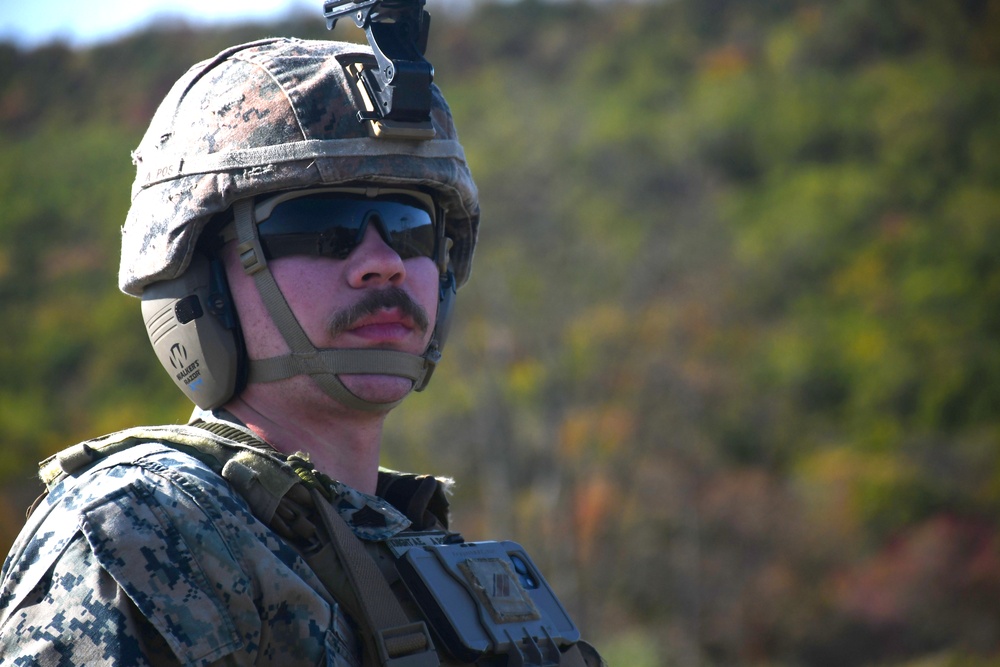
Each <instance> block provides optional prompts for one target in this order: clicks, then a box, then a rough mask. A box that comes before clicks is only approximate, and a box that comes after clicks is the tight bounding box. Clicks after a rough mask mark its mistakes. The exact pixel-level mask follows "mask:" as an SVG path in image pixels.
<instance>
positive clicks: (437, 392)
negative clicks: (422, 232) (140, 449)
mask: <svg viewBox="0 0 1000 667" xmlns="http://www.w3.org/2000/svg"><path fill="white" fill-rule="evenodd" d="M349 28H350V27H349V26H348V27H347V28H345V29H341V28H338V30H339V31H341V35H342V36H344V37H349V38H351V39H359V38H360V36H359V34H354V33H353V32H352V31H351V29H349ZM998 28H1000V2H996V1H995V0H984V1H980V2H960V3H953V2H944V1H943V0H916V1H914V0H888V1H886V2H875V1H874V0H839V1H838V2H833V1H832V0H814V1H808V0H754V1H753V2H746V1H743V2H730V1H727V0H712V1H711V2H703V1H702V2H696V1H693V0H692V1H686V0H685V1H682V2H669V3H668V2H663V3H612V4H610V5H606V6H605V5H600V4H597V3H593V4H590V3H582V2H572V3H554V2H552V3H543V2H538V1H537V0H525V1H523V2H520V3H513V4H509V3H502V4H484V5H481V6H477V7H475V8H474V9H473V10H472V11H471V13H470V14H469V15H468V16H462V17H448V16H440V15H439V14H435V24H434V34H433V37H432V39H431V51H430V54H429V57H430V59H431V61H432V62H433V63H434V65H435V68H436V71H437V81H438V82H439V83H440V84H441V86H442V87H443V88H444V90H445V92H446V94H447V96H448V99H449V101H450V103H451V105H452V108H453V111H454V113H455V116H456V120H457V124H458V127H459V128H460V131H461V136H462V139H463V143H464V144H465V147H466V151H467V154H468V157H469V160H470V163H471V166H472V168H473V172H474V174H475V175H476V177H477V181H478V183H479V186H480V189H481V194H482V208H483V212H484V216H483V229H482V236H481V245H480V247H479V249H478V251H477V257H476V266H475V270H474V272H473V277H472V281H471V282H470V284H469V285H468V286H467V287H465V288H464V289H463V291H462V295H461V298H460V299H459V304H458V317H457V322H456V326H455V329H454V331H453V332H452V335H451V339H450V341H449V345H448V349H447V353H446V355H445V361H444V363H443V364H442V367H441V368H440V369H439V370H438V371H437V375H436V377H435V380H434V383H433V384H432V385H431V387H430V389H429V390H428V392H427V393H426V394H421V395H418V396H415V397H413V398H411V399H408V401H407V402H406V403H405V404H404V405H403V406H402V407H401V408H400V409H399V410H397V411H396V412H395V413H394V414H393V416H392V417H391V418H390V420H389V423H388V426H387V448H386V463H387V464H388V465H390V466H393V467H398V468H412V469H419V470H434V471H437V472H439V473H442V474H448V475H453V476H455V477H456V478H458V480H459V485H458V487H457V491H456V512H457V516H456V519H457V523H458V525H459V526H460V527H461V529H462V530H463V532H465V533H466V535H467V536H468V537H471V538H493V537H497V536H511V537H512V538H514V539H518V540H519V541H521V542H523V543H525V544H526V545H527V546H528V547H529V549H530V550H531V551H532V553H533V555H534V556H535V558H536V560H538V561H539V563H540V564H541V565H542V567H543V569H544V570H545V571H546V572H547V573H550V574H549V575H548V576H549V579H550V583H552V584H553V585H554V586H555V587H556V588H557V589H558V590H559V591H560V595H561V597H562V598H563V600H564V601H565V602H566V604H567V605H568V606H569V607H570V609H571V610H572V612H573V614H574V616H575V617H576V618H577V619H578V620H579V621H580V623H581V625H582V626H583V628H584V630H585V632H586V634H587V635H588V636H591V637H594V638H595V639H597V640H598V643H599V644H601V643H602V642H601V641H600V639H601V638H603V639H605V640H606V641H605V642H604V644H605V645H606V646H607V651H606V653H607V656H608V657H611V658H613V659H615V660H617V661H618V663H619V664H623V665H624V664H628V665H642V664H670V665H673V664H677V665H690V664H719V665H723V664H758V665H778V664H788V665H798V664H808V665H838V666H839V665H866V664H886V665H889V664H898V665H903V664H906V665H923V664H926V665H937V664H940V665H966V664H968V665H977V664H987V663H992V662H994V661H995V660H996V658H997V657H998V655H1000V632H998V631H997V628H998V627H1000V623H998V620H1000V606H998V604H997V602H996V600H998V599H1000V596H998V595H997V593H1000V590H998V589H1000V562H998V560H997V556H996V554H997V553H1000V552H998V551H997V546H998V544H1000V525H998V524H997V521H996V517H997V516H1000V446H998V445H1000V437H998V436H1000V419H998V417H997V415H998V414H1000V349H998V347H997V345H996V340H997V339H998V336H1000V315H998V310H997V308H996V304H997V303H998V301H1000V190H998V183H1000V124H998V123H997V121H996V110H997V109H998V108H1000V69H998V64H1000V38H998V35H1000V29H998ZM355 32H356V31H355ZM266 34H289V35H298V36H304V37H320V36H323V35H324V32H323V30H322V21H321V20H319V19H318V17H316V18H314V17H309V19H308V20H305V19H302V20H295V19H290V20H289V21H288V22H286V23H283V24H280V25H272V26H246V27H240V28H235V29H233V30H232V31H220V32H217V33H204V32H199V31H193V30H190V29H188V28H185V27H183V26H175V27H168V28H164V29H161V30H157V31H151V32H147V33H143V34H140V35H134V36H130V37H128V38H125V39H123V40H121V41H119V42H115V43H111V44H107V45H102V46H99V47H95V48H92V49H88V50H83V51H74V50H71V49H68V48H65V47H62V46H59V45H51V46H47V47H43V48H40V49H37V50H34V51H19V50H17V49H14V48H13V47H10V46H0V145H2V146H3V149H2V151H0V175H2V178H0V201H2V202H3V203H4V213H3V215H2V217H0V298H2V300H3V304H4V310H3V313H2V317H3V327H2V329H0V330H2V331H3V334H2V336H3V343H2V344H0V373H2V377H3V381H2V382H0V439H2V441H3V442H4V444H5V446H4V448H3V449H2V450H0V451H2V453H0V480H4V481H6V482H10V483H11V484H14V483H15V482H16V481H17V480H22V479H24V478H25V477H26V476H27V475H28V472H27V471H28V470H29V469H30V466H31V465H32V462H33V461H35V460H37V459H38V458H41V457H42V456H44V455H46V454H48V453H51V452H52V451H55V450H56V449H58V448H60V447H62V446H65V445H66V444H69V443H70V442H72V441H75V440H78V439H81V438H85V437H88V436H92V435H96V434H99V433H101V432H104V431H108V430H112V429H115V428H119V427H124V426H129V425H132V424H135V423H140V422H153V421H174V420H178V419H183V418H184V417H185V416H186V413H187V411H188V409H189V408H188V406H187V405H186V404H185V402H184V399H183V398H182V397H180V396H179V395H175V394H176V391H175V390H174V389H173V388H172V387H171V386H170V385H169V382H168V380H167V379H166V377H164V376H163V374H162V372H161V371H160V369H159V368H158V367H157V366H156V361H155V359H153V357H152V355H151V354H149V351H148V349H147V343H146V341H145V335H144V333H143V331H142V327H141V324H140V323H139V316H138V307H137V304H136V303H135V302H134V301H132V300H130V299H128V298H126V297H124V296H122V295H120V294H118V293H117V292H116V290H115V289H114V284H115V267H116V260H117V242H118V238H117V235H118V227H119V225H120V223H121V221H122V220H123V219H124V216H125V213H126V210H127V206H128V199H127V197H128V187H129V182H130V180H131V167H130V164H129V162H128V154H129V150H130V149H131V148H132V147H133V146H135V145H136V144H137V143H138V139H139V136H140V134H141V132H142V131H143V129H144V127H145V125H146V123H147V122H148V119H149V117H150V115H151V114H152V112H153V110H154V109H155V105H156V103H157V101H158V100H159V98H161V97H162V95H163V94H164V93H165V92H166V89H167V88H168V87H169V85H170V84H171V83H172V82H173V80H174V79H176V77H177V76H178V75H179V74H180V73H181V72H182V71H183V70H184V69H185V68H186V67H187V66H188V65H190V64H191V63H192V62H194V61H195V60H197V59H199V58H203V57H207V56H209V55H211V54H213V53H214V52H216V51H218V50H219V49H221V48H223V47H224V46H226V45H228V44H230V43H235V42H238V41H245V40H248V39H254V38H257V37H260V36H264V35H266ZM11 497H12V496H7V498H8V502H13V501H11V500H9V499H10V498H11ZM0 509H3V512H0V529H2V530H4V531H6V533H5V539H9V538H7V534H9V533H10V532H11V531H12V530H13V529H14V527H15V525H16V522H15V521H14V520H12V519H9V518H7V517H8V516H13V515H14V514H15V512H14V511H13V510H12V509H9V508H0Z"/></svg>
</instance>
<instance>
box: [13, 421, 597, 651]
mask: <svg viewBox="0 0 1000 667" xmlns="http://www.w3.org/2000/svg"><path fill="white" fill-rule="evenodd" d="M146 442H158V443H162V444H165V445H168V446H170V447H172V448H175V449H177V450H179V451H182V452H184V453H187V454H189V455H191V456H194V457H195V458H197V459H198V460H200V461H202V462H203V463H205V464H206V465H208V466H209V467H210V468H211V469H212V470H214V471H216V473H218V474H219V475H221V476H222V477H223V478H224V479H226V480H227V481H228V482H229V483H230V485H231V486H232V487H233V488H234V489H235V491H236V492H237V493H238V494H239V495H240V496H241V497H243V499H244V500H245V501H246V502H247V504H248V505H249V507H250V509H251V511H252V513H253V514H254V516H256V517H257V518H258V519H259V520H260V521H261V522H263V523H264V524H266V525H267V526H268V527H270V528H271V529H272V530H273V531H274V532H275V533H277V534H278V535H279V536H280V537H282V538H283V539H285V540H286V541H287V542H288V543H290V544H291V545H292V546H293V547H295V549H296V550H297V551H298V552H299V554H300V555H301V556H302V557H303V559H304V560H305V561H306V562H307V563H308V565H309V566H310V568H311V569H312V570H313V572H314V573H315V574H316V575H317V577H318V578H319V580H320V581H321V582H322V584H323V586H324V588H325V589H326V590H325V591H317V592H318V593H320V594H321V595H323V596H324V597H325V598H326V599H327V600H328V601H329V602H331V603H334V602H335V603H338V604H341V605H342V606H343V607H344V608H345V609H346V610H347V611H348V613H349V614H350V616H351V617H352V618H353V619H354V620H355V622H356V623H357V624H358V625H359V628H360V635H361V636H362V637H363V644H364V647H363V648H364V650H363V655H364V666H365V667H436V666H437V665H462V664H466V665H467V664H477V665H484V666H495V667H563V666H567V667H598V666H600V665H604V664H605V663H604V662H603V660H602V659H601V658H600V656H599V655H598V654H597V652H596V651H595V650H594V649H593V648H592V647H590V646H589V644H586V643H585V642H582V641H578V640H579V636H578V634H577V635H574V636H571V637H570V638H569V640H568V641H567V640H566V639H564V638H562V637H559V638H558V641H557V639H556V638H553V637H550V636H548V631H547V630H545V629H543V631H542V633H541V634H542V635H545V636H543V637H542V638H541V640H540V641H539V639H538V638H537V637H532V636H530V635H527V634H526V635H525V636H524V637H517V636H510V634H509V632H508V636H509V637H510V638H511V641H509V642H507V643H505V644H504V646H505V649H504V653H502V654H497V653H496V652H492V651H482V652H481V653H480V654H478V655H475V654H474V653H475V648H474V647H473V648H472V649H468V648H467V647H466V646H464V645H462V644H461V642H458V643H457V644H456V643H455V642H456V636H455V635H456V631H455V630H454V628H453V627H450V626H449V621H448V618H446V617H449V616H451V615H450V614H449V613H448V610H447V609H445V608H443V607H446V606H447V604H446V603H442V604H440V605H438V606H434V605H433V604H432V605H431V606H432V607H433V608H434V610H435V611H434V612H433V615H434V616H436V617H437V618H434V619H429V618H428V612H427V605H426V604H421V603H419V602H418V601H417V600H416V599H415V598H414V594H413V592H412V591H413V589H414V587H415V586H416V587H417V588H421V589H422V588H423V587H425V586H426V585H427V583H426V581H424V580H423V579H422V578H421V575H420V572H419V570H420V568H419V567H417V568H413V567H411V566H407V567H406V568H404V572H403V573H401V567H402V566H401V562H402V560H401V558H400V557H401V556H402V555H403V554H405V553H406V552H407V551H408V550H409V549H411V548H414V547H418V548H421V547H428V546H434V545H457V544H464V543H463V540H462V538H461V536H460V535H458V534H457V533H454V532H451V531H449V530H448V501H447V498H446V497H445V493H444V489H443V486H442V484H441V483H440V482H439V481H438V480H437V479H435V478H433V477H430V476H417V475H411V474H405V473H396V472H392V471H387V470H380V471H379V480H378V489H377V495H378V496H379V497H381V498H383V499H384V500H386V501H387V502H389V503H390V504H392V505H393V506H394V507H396V508H397V509H398V510H399V511H401V512H402V513H403V514H405V515H406V517H407V518H408V519H410V521H411V522H412V526H411V529H410V530H407V531H405V532H403V533H400V534H399V535H398V536H396V537H394V538H390V539H389V540H386V541H384V542H367V541H363V540H361V539H359V538H358V537H356V536H355V535H354V533H353V532H352V531H351V529H350V527H349V526H348V525H347V523H346V522H345V521H344V520H343V519H342V518H340V516H339V515H338V514H337V512H336V511H335V510H334V509H333V507H332V505H331V504H330V502H329V501H331V500H333V498H332V497H331V493H330V483H331V480H330V479H329V478H328V477H326V476H325V475H324V474H323V473H321V472H319V471H317V470H315V469H314V468H313V467H312V465H311V464H310V463H309V461H308V459H307V458H306V457H304V456H301V455H291V456H288V457H285V456H283V455H281V454H279V453H278V452H276V451H275V450H274V449H272V448H271V447H270V446H268V445H267V444H266V443H264V442H263V441H261V440H259V439H258V438H256V437H255V436H253V435H252V434H251V433H250V432H249V431H247V430H245V429H241V428H238V427H236V426H235V425H230V424H228V423H224V422H195V423H194V424H192V425H190V426H186V427H177V426H170V427H150V428H139V429H131V430H126V431H121V432H118V433H114V434H111V435H108V436H105V437H103V438H98V439H95V440H91V441H88V442H84V443H80V444H77V445H74V446H73V447H70V448H68V449H66V450H63V451H62V452H60V453H58V454H56V455H54V456H52V457H50V458H49V459H46V460H45V461H43V462H42V464H41V469H40V477H41V479H42V481H43V482H44V483H45V484H46V486H47V487H48V488H51V487H52V486H53V485H54V484H56V483H58V481H59V480H61V479H62V478H63V477H65V476H66V475H69V474H72V473H73V472H76V471H78V470H81V469H83V468H84V467H86V466H88V465H90V464H91V463H94V462H95V461H97V460H99V459H101V458H104V457H106V456H110V455H111V454H115V453H117V452H120V451H123V450H125V449H128V448H130V447H133V446H135V445H138V444H142V443H146ZM43 498H44V495H43ZM41 500H42V498H39V500H37V501H36V502H35V504H34V505H33V506H32V508H31V509H29V514H30V513H31V511H33V510H34V508H35V507H37V506H38V504H39V502H40V501H41ZM483 544H496V543H483ZM509 544H513V543H509ZM467 546H472V547H475V546H476V545H475V544H473V545H467ZM514 546H516V545H514ZM524 558H525V559H527V555H526V554H525V555H524ZM409 560H410V561H412V560H413V559H412V558H411V559H409ZM431 560H433V559H431ZM480 560H481V561H482V562H483V563H487V565H488V566H489V565H490V563H491V561H495V560H496V559H491V558H482V559H480ZM529 560H530V559H529ZM470 562H471V561H470ZM493 567H494V569H495V568H496V565H495V563H493ZM504 567H505V568H506V566H504ZM514 569H517V568H514ZM487 570H489V567H487ZM414 572H416V573H414ZM497 572H501V573H503V572H510V573H511V574H512V575H513V576H515V577H516V576H517V575H516V574H514V573H513V572H512V571H511V569H510V568H506V569H501V570H497ZM407 573H409V577H405V576H404V575H405V574H407ZM473 574H475V573H473ZM478 576H479V579H476V578H475V576H473V577H472V578H471V579H470V580H471V581H472V582H473V583H474V584H475V583H476V582H478V581H479V580H480V579H485V577H487V576H493V577H496V576H497V574H496V572H493V571H488V572H486V573H485V574H482V573H481V574H479V575H478ZM445 579H446V580H447V577H445ZM431 581H432V583H431V584H429V585H430V586H431V587H433V586H434V584H433V580H431ZM411 582H415V584H413V583H411ZM543 583H544V582H543ZM515 587H517V586H516V584H515ZM471 588H472V589H476V588H477V586H476V585H473V586H472V587H471ZM480 588H482V587H480ZM546 588H547V585H546ZM426 592H427V595H425V597H427V598H433V597H435V596H434V594H433V591H426ZM522 592H523V591H522ZM552 599H553V601H555V605H556V607H557V608H558V610H560V611H561V609H562V608H561V606H559V603H558V601H557V600H555V598H554V596H553V598H552ZM485 602H486V604H484V605H480V606H483V607H485V608H488V609H489V610H490V613H489V614H486V613H484V612H483V611H482V610H481V609H480V610H479V614H480V616H482V617H483V621H484V622H486V624H487V625H488V624H489V620H488V618H487V617H488V616H490V615H492V616H493V620H494V621H499V622H500V623H501V624H502V623H504V622H505V621H510V620H515V621H516V620H518V619H517V618H515V616H516V610H515V612H514V614H515V615H514V616H510V615H508V616H507V617H504V616H503V613H508V614H509V613H510V612H509V611H507V610H505V609H502V608H500V616H499V617H498V616H497V615H496V614H495V613H493V612H494V611H495V610H496V609H498V608H499V606H498V605H495V604H493V605H491V604H489V603H490V600H488V599H486V600H485ZM523 604H524V605H527V606H528V607H530V608H531V609H535V607H534V604H533V603H532V601H531V600H529V599H525V600H524V603H523ZM535 612H536V614H535V615H536V616H537V609H536V610H535ZM543 613H544V610H543ZM564 613H565V612H563V614H564ZM472 615H473V614H471V613H465V614H464V616H466V617H468V616H472ZM557 615H558V613H557ZM471 620H473V622H475V619H471ZM428 621H430V622H428ZM566 621H568V622H569V625H570V627H572V622H571V621H569V619H568V616H567V617H566ZM452 625H454V624H452ZM429 626H430V627H433V628H434V632H433V634H432V632H431V631H430V630H429ZM572 630H573V631H574V632H575V627H573V628H572ZM505 632H507V631H506V630H505ZM457 634H459V635H460V634H461V632H460V631H458V633H457ZM433 637H437V639H438V644H439V645H440V644H445V645H448V646H450V647H454V646H460V647H461V648H462V649H466V650H456V649H455V648H451V650H449V651H445V650H441V651H439V650H437V649H435V642H434V639H433ZM449 640H451V641H449ZM455 653H459V654H462V655H460V656H459V657H456V655H455Z"/></svg>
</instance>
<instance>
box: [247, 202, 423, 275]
mask: <svg viewBox="0 0 1000 667" xmlns="http://www.w3.org/2000/svg"><path fill="white" fill-rule="evenodd" d="M368 225H374V226H375V227H376V229H378V231H379V233H380V234H381V235H382V238H383V239H384V240H385V242H386V243H387V244H388V245H389V247H390V248H392V249H393V250H394V251H396V253H397V254H398V255H399V256H400V257H401V258H402V259H410V258H411V257H434V250H435V245H436V241H437V234H436V232H435V227H434V216H433V215H432V214H431V212H430V211H428V210H427V209H426V208H425V207H424V205H423V204H422V203H421V202H420V201H419V200H417V199H415V198H410V197H406V196H405V195H398V196H396V195H394V196H392V197H391V198H379V199H370V198H366V197H360V196H352V195H342V194H335V193H324V194H317V195H308V196H305V197H298V198H295V199H289V200H287V201H284V202H281V203H280V204H278V205H277V206H275V207H274V209H273V211H272V212H271V215H270V216H269V217H268V218H267V219H266V220H264V221H263V222H261V223H260V225H259V226H258V233H259V234H260V240H261V245H263V246H264V250H265V252H267V254H268V255H269V256H270V257H271V258H275V257H284V256H288V255H319V256H322V257H329V258H332V259H346V258H347V256H348V255H350V254H351V251H352V250H354V248H356V247H357V246H358V244H359V243H361V240H362V239H363V238H364V233H365V230H366V229H367V227H368Z"/></svg>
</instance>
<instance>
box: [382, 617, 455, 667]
mask: <svg viewBox="0 0 1000 667" xmlns="http://www.w3.org/2000/svg"><path fill="white" fill-rule="evenodd" d="M375 647H376V649H377V650H378V659H379V664H381V665H382V667H439V665H440V664H441V659H440V658H439V657H438V654H437V651H435V650H434V642H433V641H431V635H430V632H429V631H428V630H427V624H426V623H424V622H423V621H418V622H417V623H410V624H408V625H399V626H396V627H395V628H386V629H385V630H379V631H378V632H376V633H375Z"/></svg>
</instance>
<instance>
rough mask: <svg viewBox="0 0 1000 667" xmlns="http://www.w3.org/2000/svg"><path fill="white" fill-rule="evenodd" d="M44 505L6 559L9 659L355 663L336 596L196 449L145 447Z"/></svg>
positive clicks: (2, 589)
mask: <svg viewBox="0 0 1000 667" xmlns="http://www.w3.org/2000/svg"><path fill="white" fill-rule="evenodd" d="M39 513H41V516H40V517H39V518H37V519H36V518H35V517H34V516H33V517H32V519H33V521H32V522H31V523H29V525H28V526H26V528H25V531H24V533H23V534H22V537H21V538H20V539H19V542H18V544H16V545H15V547H14V550H13V551H12V552H11V556H10V557H9V558H8V560H7V562H6V563H5V565H4V572H3V579H2V581H0V655H2V656H4V660H2V661H0V662H5V661H6V660H7V659H8V658H9V659H11V662H12V663H13V664H22V663H21V662H20V661H19V659H21V658H24V659H26V660H27V662H26V664H49V663H51V664H60V665H71V666H75V665H87V666H88V667H90V666H91V665H97V666H101V667H111V666H118V665H145V664H151V665H162V664H168V665H178V664H181V665H197V666H203V665H209V664H213V663H217V662H224V663H225V664H231V665H242V664H247V665H249V664H283V665H306V664H308V665H315V664H319V663H321V662H322V661H323V659H324V657H325V658H326V660H327V662H328V663H329V664H337V665H340V664H343V665H351V664H352V662H353V657H354V651H353V650H352V648H353V647H354V645H355V641H354V639H353V637H352V636H351V631H350V627H349V626H348V625H347V623H346V622H345V620H344V618H343V614H342V613H340V612H339V607H338V605H336V603H332V604H331V603H330V602H328V601H326V600H324V599H323V596H322V595H321V594H320V593H318V592H317V590H316V586H318V585H319V584H318V583H316V582H313V581H312V580H311V578H314V575H312V573H311V572H310V571H309V570H308V567H307V566H305V565H304V563H302V562H301V561H300V559H299V558H298V556H297V554H295V552H294V551H293V550H291V548H290V547H288V546H287V545H285V544H284V543H283V542H281V540H280V539H278V538H277V537H276V536H275V535H274V534H273V533H272V532H271V531H270V530H269V529H267V528H266V527H265V526H263V525H262V524H260V523H259V522H258V521H256V519H254V517H253V516H252V515H251V514H250V513H249V511H248V510H247V508H246V505H245V503H243V502H242V499H240V498H239V497H238V496H236V495H235V494H234V493H233V492H232V490H231V489H230V488H229V487H228V485H227V484H226V482H225V481H224V480H223V479H222V478H221V477H219V476H218V475H216V474H215V473H214V472H213V471H211V470H210V469H209V468H207V467H205V466H204V465H203V464H202V463H201V462H199V461H197V460H196V459H194V458H193V457H190V456H188V455H185V454H182V453H179V452H177V451H175V450H172V449H169V448H167V447H165V446H163V445H158V444H155V443H154V444H149V445H141V446H138V447H134V448H132V449H131V450H129V451H128V452H122V453H120V454H116V455H114V456H111V457H109V458H108V459H105V460H102V461H101V462H99V463H98V464H97V465H96V466H94V467H92V468H90V469H88V470H87V471H85V472H84V473H83V474H80V475H75V476H73V477H70V478H68V479H67V480H65V482H64V483H62V484H60V485H59V487H57V488H56V489H54V490H53V493H52V494H51V496H50V498H49V499H48V500H47V502H46V504H45V505H44V506H43V507H41V508H39V510H38V511H37V512H36V514H39ZM279 626H280V627H279ZM331 647H333V648H331Z"/></svg>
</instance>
